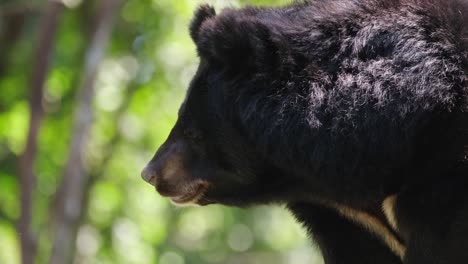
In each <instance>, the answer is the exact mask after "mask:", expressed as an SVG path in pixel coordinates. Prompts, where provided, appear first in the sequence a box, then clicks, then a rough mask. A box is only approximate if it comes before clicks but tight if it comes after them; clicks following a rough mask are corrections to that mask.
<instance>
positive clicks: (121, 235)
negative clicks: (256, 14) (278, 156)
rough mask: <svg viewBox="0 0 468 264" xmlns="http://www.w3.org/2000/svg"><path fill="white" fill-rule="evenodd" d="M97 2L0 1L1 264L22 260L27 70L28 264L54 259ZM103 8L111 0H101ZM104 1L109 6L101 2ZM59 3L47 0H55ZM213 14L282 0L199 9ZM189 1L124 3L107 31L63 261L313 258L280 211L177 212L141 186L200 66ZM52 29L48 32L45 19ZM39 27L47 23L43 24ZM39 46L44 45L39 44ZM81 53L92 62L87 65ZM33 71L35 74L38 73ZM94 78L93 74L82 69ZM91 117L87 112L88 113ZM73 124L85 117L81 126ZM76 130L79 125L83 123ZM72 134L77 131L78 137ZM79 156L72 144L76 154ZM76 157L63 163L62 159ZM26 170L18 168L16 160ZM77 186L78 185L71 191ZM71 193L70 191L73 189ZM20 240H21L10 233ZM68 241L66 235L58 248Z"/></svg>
mask: <svg viewBox="0 0 468 264" xmlns="http://www.w3.org/2000/svg"><path fill="white" fill-rule="evenodd" d="M103 1H106V0H101V1H100V0H95V1H92V0H62V2H61V1H59V0H55V1H44V0H42V1H38V0H0V263H2V264H15V263H21V246H20V238H21V237H22V234H21V232H22V231H23V230H22V229H21V228H19V225H18V223H19V220H20V217H21V208H22V206H24V205H22V203H21V200H20V193H21V191H22V189H23V187H24V186H22V184H21V182H20V176H19V174H20V172H21V169H22V168H24V166H25V165H24V164H23V163H21V162H20V157H21V156H22V155H23V153H24V152H25V146H26V140H27V137H28V131H29V130H30V121H29V120H30V113H29V111H30V110H29V109H30V102H29V101H28V100H29V99H28V98H29V97H30V96H31V89H32V87H33V82H34V78H33V77H32V76H33V75H34V72H36V71H38V70H39V71H40V69H39V68H41V67H45V69H46V72H45V81H44V86H43V87H44V91H43V93H42V95H41V96H42V97H41V98H39V100H40V102H41V103H42V108H43V110H44V114H43V115H42V122H41V123H40V130H39V133H38V134H37V140H38V141H37V152H36V153H35V155H34V159H33V163H32V164H27V166H32V172H33V179H34V181H33V182H32V192H31V195H32V197H31V201H32V205H31V208H30V209H31V214H32V217H31V219H30V220H31V222H30V225H29V226H30V227H29V228H30V230H31V233H32V237H33V238H34V243H35V245H36V248H37V250H36V251H35V252H27V254H30V255H33V256H34V258H35V263H52V262H53V261H52V260H51V259H52V258H53V255H54V253H53V250H52V249H53V247H54V245H55V244H58V245H59V246H60V244H61V243H64V242H63V241H60V240H57V239H56V237H57V234H59V227H58V226H57V223H58V222H57V221H62V222H64V223H67V222H66V220H67V219H65V220H64V219H62V220H60V219H59V220H57V219H58V218H57V219H56V217H55V214H56V211H57V210H58V209H57V208H58V206H57V204H60V201H61V199H64V198H63V197H66V196H67V195H69V194H70V195H72V193H71V192H65V193H60V192H58V190H59V189H60V188H61V187H60V186H61V185H62V182H63V179H64V177H72V176H70V171H67V168H68V167H70V166H72V165H73V164H74V162H75V160H74V158H73V157H75V156H73V153H72V152H73V148H72V142H74V140H75V139H76V138H75V137H77V133H76V131H77V129H76V124H77V122H78V121H77V118H78V117H79V115H76V113H77V111H78V112H79V111H81V112H83V111H82V110H83V109H81V110H80V108H79V107H80V103H79V102H80V100H81V99H80V98H81V97H80V93H81V91H80V89H83V87H84V86H86V84H85V85H83V83H85V82H84V81H83V79H84V78H86V76H87V75H86V74H87V73H86V71H87V70H88V69H89V67H88V66H89V65H88V64H87V63H90V62H91V63H92V62H93V56H96V54H94V53H93V46H92V45H90V43H92V39H93V34H94V33H95V31H96V30H98V29H99V28H98V26H96V24H97V22H96V21H99V19H100V18H101V14H100V13H99V12H101V11H102V10H100V8H99V7H100V4H101V2H103ZM107 1H109V0H107ZM110 1H112V0H110ZM52 2H55V3H52ZM203 2H205V3H210V4H213V5H214V6H215V7H216V9H217V10H220V9H221V8H222V7H223V6H234V7H240V6H243V5H245V4H255V5H257V4H261V5H278V4H285V3H287V2H289V1H287V0H261V1H260V0H257V1H253V0H244V1H209V0H207V1H203ZM200 3H202V1H196V0H127V1H122V2H120V3H118V6H117V7H116V9H115V10H114V11H113V12H114V13H113V19H112V20H111V21H112V25H111V27H110V28H111V29H112V34H111V35H110V37H109V39H108V40H107V41H106V42H107V43H106V46H105V47H106V48H105V55H104V57H103V59H102V60H100V61H98V64H97V65H98V68H97V70H96V74H97V75H96V78H94V79H93V82H92V83H93V85H94V92H93V97H92V107H91V108H90V109H88V110H87V111H84V112H85V113H86V116H87V117H89V118H91V119H90V120H91V121H90V123H89V124H90V129H89V133H87V135H88V136H86V137H85V138H84V140H83V141H81V142H82V143H83V144H84V147H83V148H82V150H78V151H81V152H82V153H81V155H78V156H80V157H83V159H82V160H77V161H76V162H77V163H80V162H81V163H82V164H83V171H82V172H81V173H82V174H84V175H83V177H82V179H83V182H82V183H83V187H82V188H81V189H79V190H80V191H81V192H82V199H81V202H80V203H79V208H78V212H79V215H78V216H77V219H78V221H77V222H72V223H69V224H67V225H65V226H66V228H67V229H69V230H70V232H71V233H72V235H71V238H70V243H71V244H70V245H71V250H70V255H69V256H66V257H65V258H62V261H63V262H62V263H125V264H127V263H138V264H141V263H143V264H144V263H160V264H200V263H227V264H234V263H239V264H254V263H268V264H280V263H292V264H301V263H310V264H319V263H322V260H321V257H320V253H318V250H317V249H316V248H315V247H314V246H313V245H312V243H311V242H309V241H308V239H307V237H306V235H305V234H304V230H302V229H301V227H300V225H299V224H297V223H295V221H294V219H293V218H292V217H291V216H290V214H289V213H288V212H287V211H286V210H285V209H284V208H282V207H281V206H260V207H255V208H250V209H235V208H226V207H223V206H218V205H210V206H206V207H188V208H177V207H175V206H173V205H172V204H171V203H170V202H169V201H168V200H167V199H164V198H162V197H160V196H159V195H158V194H157V193H156V192H155V190H154V188H153V187H152V186H150V185H149V184H147V183H145V182H144V181H143V180H141V178H140V175H139V174H140V171H141V169H142V168H143V167H144V165H145V164H146V163H147V162H148V161H149V160H150V159H151V157H152V155H153V154H154V152H155V151H156V149H157V148H158V146H159V145H160V144H161V143H162V142H163V141H164V140H165V138H166V137H167V135H168V133H169V131H170V128H171V127H172V125H173V124H174V123H175V120H176V113H177V109H178V107H179V105H180V103H181V101H182V100H183V97H184V95H185V91H186V87H187V85H188V83H189V81H190V79H191V77H192V75H193V74H194V71H195V69H196V67H197V57H196V54H195V47H194V45H193V44H192V42H191V40H190V38H189V35H188V30H187V28H188V24H189V22H190V18H191V16H192V14H193V11H194V10H195V8H196V7H197V6H198V5H199V4H200ZM51 4H56V5H57V4H59V5H63V8H62V9H61V10H60V11H59V12H60V14H59V15H58V18H57V20H56V21H55V22H54V23H55V24H56V26H57V31H56V32H55V34H54V37H53V38H52V40H50V39H49V40H50V41H52V49H51V52H50V55H48V58H50V64H49V65H48V67H47V65H40V64H39V65H37V64H35V62H36V60H37V59H36V56H37V52H39V53H41V52H46V51H40V50H39V51H38V50H37V49H38V48H40V47H41V39H40V34H41V32H42V30H44V27H47V25H44V23H42V21H44V20H45V17H46V16H47V15H48V13H47V12H46V8H47V6H48V5H51ZM49 26H50V25H49ZM41 28H42V29H41ZM46 41H47V40H46ZM86 58H88V60H86ZM35 67H36V68H35ZM88 74H89V73H88ZM85 110H86V109H85ZM78 124H80V123H78ZM78 127H79V126H78ZM78 134H79V133H78ZM75 151H76V150H75ZM70 159H71V162H68V163H70V164H72V165H70V164H68V163H67V161H68V160H70ZM20 164H21V165H20ZM77 189H78V188H77ZM77 189H75V188H72V189H70V190H77ZM18 234H20V235H18ZM65 243H67V241H65Z"/></svg>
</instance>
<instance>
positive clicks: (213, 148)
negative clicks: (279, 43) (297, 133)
mask: <svg viewBox="0 0 468 264" xmlns="http://www.w3.org/2000/svg"><path fill="white" fill-rule="evenodd" d="M236 12H237V11H235V10H229V9H228V10H225V11H223V12H222V13H221V14H219V15H216V14H215V11H214V9H213V8H212V7H209V6H201V7H200V8H199V9H198V11H197V12H196V14H195V17H194V19H193V20H192V24H191V27H190V33H191V37H192V39H193V40H194V42H195V44H196V46H197V49H198V54H199V57H200V65H199V68H198V71H197V73H196V75H195V76H194V78H193V80H192V82H191V84H190V87H189V89H188V92H187V95H186V98H185V101H184V102H183V104H182V106H181V107H180V110H179V113H178V120H177V122H176V124H175V126H174V127H173V129H172V131H171V132H170V135H169V137H168V138H167V140H166V142H165V143H164V144H163V145H162V146H161V147H160V148H159V150H158V151H157V153H156V154H155V155H154V157H153V159H152V160H151V161H150V162H149V164H148V165H147V166H146V167H145V169H144V170H143V172H142V177H143V178H144V179H145V180H146V181H147V182H149V183H151V184H152V185H154V186H155V187H156V190H157V191H158V192H159V193H160V194H161V195H163V196H166V197H169V198H171V200H172V201H173V202H175V203H177V204H193V203H194V204H199V205H205V204H210V203H221V204H227V205H238V206H243V205H249V204H252V203H268V202H275V201H278V200H285V199H287V196H288V195H289V193H291V191H290V190H291V188H288V184H289V183H287V182H291V181H290V180H288V181H285V178H286V177H284V172H283V171H282V170H280V169H279V168H278V167H276V166H275V164H273V163H272V162H271V161H269V159H268V157H266V155H265V153H262V152H261V151H259V150H258V148H257V147H256V145H257V144H256V142H253V141H252V140H251V139H249V136H248V134H249V133H248V132H247V131H245V129H243V127H242V125H241V123H242V122H240V121H239V118H240V117H239V114H238V113H239V111H240V112H242V111H243V110H245V109H241V108H243V106H242V105H243V104H244V103H245V102H238V100H242V99H241V98H240V97H237V96H236V93H237V89H242V87H239V86H242V85H244V84H246V83H251V81H252V80H253V79H255V78H257V79H258V78H259V77H258V76H263V75H264V74H263V73H264V72H265V71H268V70H269V69H268V68H269V67H275V66H274V65H275V63H277V62H276V61H275V60H276V59H275V56H274V55H273V54H275V52H276V51H275V50H276V49H277V47H276V46H275V45H274V41H273V38H272V36H273V34H271V33H272V32H271V30H270V29H268V28H267V27H266V26H265V25H263V24H262V23H260V22H259V21H257V20H256V18H255V16H254V15H255V13H256V12H258V10H257V9H254V8H252V9H246V10H244V13H242V14H241V13H236ZM258 65H262V67H259V66H258ZM260 68H261V70H260ZM265 85H267V84H265ZM257 88H260V87H257ZM252 92H253V91H252ZM236 101H237V102H236ZM234 105H235V106H234ZM234 112H235V113H234ZM251 114H252V113H251ZM253 114H255V113H253ZM289 185H290V184H289Z"/></svg>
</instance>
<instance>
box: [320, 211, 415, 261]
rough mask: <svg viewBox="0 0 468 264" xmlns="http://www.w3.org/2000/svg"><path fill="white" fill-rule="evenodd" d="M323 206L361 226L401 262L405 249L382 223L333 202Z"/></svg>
mask: <svg viewBox="0 0 468 264" xmlns="http://www.w3.org/2000/svg"><path fill="white" fill-rule="evenodd" d="M325 205H327V206H329V207H331V208H333V209H335V210H336V211H337V212H338V213H339V214H341V215H342V216H344V217H345V218H347V219H349V220H351V221H353V222H355V223H357V224H359V225H361V226H362V227H364V228H365V229H367V230H368V231H369V232H371V233H373V234H374V235H376V236H377V237H378V238H380V239H381V240H382V241H383V242H384V243H385V244H386V245H387V246H388V248H389V249H390V250H391V251H392V252H393V253H394V254H395V255H397V256H398V257H400V259H401V260H403V258H404V256H405V252H406V247H405V246H404V245H403V244H402V243H400V241H399V240H398V239H397V238H396V237H395V235H394V234H393V233H392V232H391V231H390V230H389V229H388V228H387V226H386V225H385V224H384V223H382V222H381V221H380V220H379V219H378V218H377V217H375V216H373V215H371V214H369V213H367V212H364V211H360V210H357V209H354V208H351V207H349V206H346V205H341V204H338V203H334V202H326V203H325Z"/></svg>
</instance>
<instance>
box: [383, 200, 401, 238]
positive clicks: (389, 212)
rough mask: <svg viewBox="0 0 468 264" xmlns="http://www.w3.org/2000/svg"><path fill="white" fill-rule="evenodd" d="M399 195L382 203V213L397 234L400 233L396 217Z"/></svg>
mask: <svg viewBox="0 0 468 264" xmlns="http://www.w3.org/2000/svg"><path fill="white" fill-rule="evenodd" d="M396 199H397V195H396V194H394V195H390V196H388V197H387V198H385V200H384V201H383V202H382V211H383V213H384V215H385V217H386V218H387V221H388V223H389V224H390V226H391V227H392V228H393V230H394V231H395V232H397V233H398V223H397V219H396V216H395V203H396Z"/></svg>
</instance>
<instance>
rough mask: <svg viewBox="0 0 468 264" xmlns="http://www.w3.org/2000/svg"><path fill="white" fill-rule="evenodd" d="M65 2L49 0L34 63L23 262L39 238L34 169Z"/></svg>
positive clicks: (24, 171)
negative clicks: (35, 222) (34, 212)
mask: <svg viewBox="0 0 468 264" xmlns="http://www.w3.org/2000/svg"><path fill="white" fill-rule="evenodd" d="M62 10H63V5H62V4H61V3H59V2H57V1H52V0H50V1H48V2H47V6H46V11H45V14H44V16H43V18H42V22H41V24H40V27H39V39H38V45H37V49H36V51H35V55H34V65H33V72H32V77H31V84H30V89H31V91H30V98H29V106H30V120H29V130H28V135H27V139H26V146H25V149H24V152H23V153H22V154H21V156H20V158H19V164H18V166H19V177H20V186H21V197H20V199H21V215H20V219H19V223H18V234H19V240H20V244H21V257H22V263H23V264H32V263H33V262H34V257H35V254H36V238H35V236H34V235H33V232H32V230H31V217H32V213H31V212H32V195H33V191H34V184H35V176H34V172H33V168H34V160H35V156H36V150H37V136H38V133H39V128H40V125H41V121H42V117H43V109H42V96H43V94H44V82H45V79H46V76H47V71H48V68H49V62H50V57H51V55H52V51H53V40H54V37H55V34H56V31H57V24H58V20H59V17H60V14H61V12H62Z"/></svg>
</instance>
